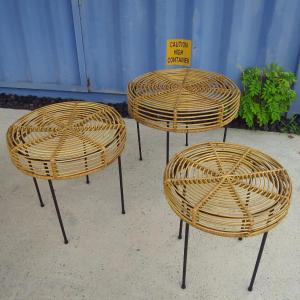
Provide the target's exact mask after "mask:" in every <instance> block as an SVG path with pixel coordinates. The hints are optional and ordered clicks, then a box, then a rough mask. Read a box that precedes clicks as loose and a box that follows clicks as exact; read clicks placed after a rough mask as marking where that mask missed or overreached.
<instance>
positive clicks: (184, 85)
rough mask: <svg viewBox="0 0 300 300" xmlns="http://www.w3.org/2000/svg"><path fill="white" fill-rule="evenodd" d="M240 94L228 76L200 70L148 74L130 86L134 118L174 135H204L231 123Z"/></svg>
mask: <svg viewBox="0 0 300 300" xmlns="http://www.w3.org/2000/svg"><path fill="white" fill-rule="evenodd" d="M239 103H240V90H239V88H238V87H237V86H236V85H235V83H234V82H233V81H232V80H230V79H228V78H227V77H225V76H224V75H221V74H217V73H212V72H206V71H201V70H196V69H184V68H183V69H172V70H162V71H155V72H150V73H146V74H144V75H142V76H140V77H138V78H136V79H135V80H133V81H131V82H129V84H128V108H129V113H130V114H131V116H132V117H133V118H134V119H135V120H136V121H137V122H140V123H142V124H144V125H146V126H149V127H153V128H157V129H160V130H165V131H173V132H200V131H206V130H209V129H214V128H220V127H223V126H224V125H226V124H228V123H229V122H231V121H232V120H233V119H234V118H235V116H236V114H237V112H238V110H239Z"/></svg>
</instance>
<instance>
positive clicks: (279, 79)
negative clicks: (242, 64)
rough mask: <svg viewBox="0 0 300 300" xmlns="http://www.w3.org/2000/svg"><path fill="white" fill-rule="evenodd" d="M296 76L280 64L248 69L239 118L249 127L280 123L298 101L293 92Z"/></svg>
mask: <svg viewBox="0 0 300 300" xmlns="http://www.w3.org/2000/svg"><path fill="white" fill-rule="evenodd" d="M295 82H296V76H295V74H294V73H292V72H285V71H284V70H283V68H282V67H280V66H278V65H276V64H270V65H267V66H266V67H264V68H262V69H261V68H248V69H246V70H244V71H243V73H242V83H243V94H242V97H241V106H240V111H239V116H240V117H241V118H242V119H244V120H245V122H246V124H247V125H248V127H253V126H254V125H255V124H258V125H259V126H264V125H267V124H268V123H274V122H275V121H279V120H280V118H281V115H282V113H284V112H287V111H288V110H289V107H290V105H291V103H293V101H294V100H295V99H296V93H295V91H294V90H292V86H293V84H294V83H295Z"/></svg>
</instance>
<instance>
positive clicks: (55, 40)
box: [0, 0, 300, 113]
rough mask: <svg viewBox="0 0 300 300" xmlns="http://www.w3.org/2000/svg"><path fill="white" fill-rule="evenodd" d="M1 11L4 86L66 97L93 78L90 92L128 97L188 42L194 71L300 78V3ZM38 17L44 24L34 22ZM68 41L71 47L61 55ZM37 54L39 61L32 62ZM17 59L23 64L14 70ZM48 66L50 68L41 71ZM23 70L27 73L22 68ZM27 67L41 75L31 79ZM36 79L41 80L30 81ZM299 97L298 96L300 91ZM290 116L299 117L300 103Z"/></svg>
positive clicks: (19, 5)
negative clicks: (133, 85)
mask: <svg viewBox="0 0 300 300" xmlns="http://www.w3.org/2000/svg"><path fill="white" fill-rule="evenodd" d="M0 3H1V6H2V7H1V8H0V11H2V13H0V28H1V27H2V29H0V41H1V43H6V45H7V41H10V42H9V43H11V44H12V47H10V46H8V47H7V46H6V47H7V49H6V50H1V49H0V57H1V61H2V57H3V51H4V52H5V53H6V62H5V64H4V65H1V66H0V79H1V78H2V80H4V81H8V79H9V80H10V81H11V82H13V81H20V80H24V79H23V78H26V79H27V80H29V82H32V83H33V87H34V84H35V83H36V82H39V83H47V82H53V83H56V84H57V86H62V87H63V88H62V89H64V90H72V89H71V88H70V87H71V86H72V87H74V86H77V87H78V90H82V91H84V90H85V89H86V78H89V79H90V83H91V85H90V91H91V92H96V93H125V91H126V86H127V82H128V80H130V79H132V78H134V77H136V76H138V75H139V74H142V73H144V72H148V71H151V70H154V69H162V68H166V66H165V53H166V49H165V47H166V39H168V38H191V39H192V40H193V57H192V66H193V67H196V68H202V69H207V70H212V71H217V72H222V73H224V74H226V75H228V76H229V77H231V78H233V79H234V80H236V81H237V82H239V78H240V72H241V70H240V69H241V68H246V67H249V66H262V65H264V64H266V63H271V62H276V63H278V64H280V65H282V66H283V67H284V68H286V69H287V70H290V71H293V72H297V73H298V76H299V77H300V67H299V58H300V55H299V49H300V18H299V17H298V14H299V11H300V1H299V0H289V1H286V0H251V1H250V0H185V1H184V0H164V1H161V0H69V1H67V0H64V1H62V0H55V1H53V0H51V1H50V0H43V1H38V0H27V1H22V0H19V1H17V0H14V1H5V0H0ZM8 3H9V4H8ZM24 3H26V4H24ZM46 8H49V9H46ZM14 10H18V11H19V15H20V18H21V19H22V20H23V21H22V22H23V23H20V24H19V25H18V22H19V21H18V22H16V24H15V25H8V24H11V23H12V22H11V21H10V18H9V17H8V16H13V15H14ZM7 11H9V13H7ZM23 11H24V14H23ZM33 13H34V15H35V16H36V17H37V18H38V20H39V21H32V20H29V19H30V16H32V14H33ZM72 13H73V18H72ZM5 15H6V17H5ZM7 15H8V16H7ZM58 16H60V17H58ZM1 17H4V18H5V19H4V20H3V19H2V18H1ZM44 19H45V20H44ZM39 22H41V25H40V27H41V28H42V29H43V30H41V31H39V34H36V33H35V31H34V30H33V27H38V26H39ZM32 23H33V24H35V26H33V24H32ZM43 24H44V25H43ZM49 24H51V26H50V25H49ZM2 25H3V26H6V27H4V28H3V26H2ZM11 26H12V27H11ZM36 30H37V31H38V29H36ZM3 32H4V34H3ZM8 32H9V33H8ZM43 35H46V36H43ZM26 36H27V39H26V38H24V37H26ZM35 36H37V38H36V37H35ZM22 39H23V40H22ZM64 39H66V40H68V42H67V43H66V45H65V46H64V47H65V48H63V47H62V49H59V48H60V43H61V42H62V40H64ZM11 40H13V42H11ZM16 40H17V41H16ZM32 44H34V46H33V49H31V45H32ZM22 45H23V47H14V46H22ZM8 48H9V49H13V50H12V53H10V54H7V53H8V52H9V50H8ZM83 50H84V51H83ZM32 51H33V53H37V54H36V55H32V54H31V53H32ZM44 51H45V52H44ZM28 53H29V54H28ZM41 53H43V54H41ZM15 56H16V57H17V60H15V61H18V63H12V61H13V57H15ZM27 56H29V58H28V57H27ZM45 60H48V61H49V62H50V63H49V65H47V66H45V67H43V68H42V67H41V66H40V65H41V64H42V65H43V64H45V63H44V62H45ZM18 64H20V65H21V66H22V67H21V68H17V66H18ZM27 64H29V66H30V67H31V65H33V66H34V68H33V70H35V68H37V70H38V72H36V71H35V72H36V73H34V72H33V71H32V69H31V68H30V67H28V66H27ZM23 65H24V66H23ZM64 67H65V69H64ZM63 72H64V73H63ZM31 73H33V74H37V76H32V77H30V75H31ZM3 74H5V77H3ZM30 80H31V81H30ZM295 89H296V91H297V92H298V93H299V95H300V83H297V85H296V87H295ZM291 112H293V113H296V112H297V113H300V100H299V99H298V101H297V103H296V104H295V105H293V107H292V109H291Z"/></svg>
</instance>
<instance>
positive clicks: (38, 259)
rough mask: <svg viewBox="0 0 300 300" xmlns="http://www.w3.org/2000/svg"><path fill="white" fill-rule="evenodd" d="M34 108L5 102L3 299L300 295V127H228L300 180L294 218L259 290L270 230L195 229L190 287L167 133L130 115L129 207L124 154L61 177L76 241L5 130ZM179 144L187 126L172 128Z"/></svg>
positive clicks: (280, 230)
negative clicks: (168, 184) (174, 206)
mask: <svg viewBox="0 0 300 300" xmlns="http://www.w3.org/2000/svg"><path fill="white" fill-rule="evenodd" d="M24 113H26V111H22V110H9V109H0V124H1V127H0V128H1V131H0V299H5V300H8V299H22V300H25V299H38V300H43V299H72V300H74V299H230V300H232V299H256V300H257V299H272V300H275V299H300V250H299V249H300V201H299V199H300V181H299V177H300V137H299V136H294V138H289V137H288V135H287V134H280V133H266V132H259V131H246V130H238V129H229V130H228V136H227V137H228V142H234V143H241V144H245V145H249V146H252V147H255V148H257V149H259V150H262V151H264V152H266V153H268V154H270V155H271V156H273V157H274V158H275V159H277V160H278V161H279V162H280V163H281V164H282V165H283V166H285V167H286V169H287V170H288V172H289V174H290V176H291V178H292V180H293V197H292V204H291V207H290V211H289V214H288V216H287V217H286V219H285V220H284V221H283V222H282V223H281V224H279V226H278V227H277V228H275V229H273V230H272V231H271V232H270V234H269V236H268V239H267V242H266V247H265V251H264V253H263V257H262V261H261V265H260V268H259V270H258V274H257V278H256V282H255V285H254V290H253V292H252V293H249V292H248V291H247V286H248V284H249V281H250V277H251V274H252V271H253V267H254V263H255V260H256V256H257V253H258V249H259V245H260V242H261V238H262V236H261V235H260V236H257V237H253V238H248V239H244V240H243V241H242V242H240V241H238V240H237V239H233V238H224V237H218V236H213V235H210V234H207V233H204V232H200V231H198V230H196V229H194V228H191V230H190V240H189V255H188V272H187V289H186V290H182V289H181V288H180V280H181V274H182V273H181V272H182V258H183V240H181V241H180V240H178V239H177V236H176V235H177V231H178V223H179V222H178V218H177V217H176V216H175V215H174V213H173V212H172V211H171V209H170V207H169V206H168V204H167V202H166V200H165V197H164V195H163V191H162V174H163V170H164V167H165V134H164V133H163V132H159V131H157V130H154V129H150V128H146V127H144V126H142V127H141V135H142V147H143V155H144V160H143V161H142V162H141V161H139V160H138V148H137V136H136V127H135V122H134V121H133V120H129V119H127V120H126V125H127V130H128V141H127V146H126V149H125V152H124V154H123V157H122V162H123V178H124V193H125V205H126V215H121V211H120V191H119V181H118V180H119V179H118V166H117V162H115V163H113V164H112V165H110V166H109V167H108V168H107V169H105V170H102V171H100V172H98V173H96V174H94V175H92V176H91V178H90V179H91V184H90V185H87V184H85V180H84V178H79V179H76V180H65V181H55V182H54V186H55V189H56V194H57V198H58V202H59V204H60V209H61V213H62V217H63V220H64V224H65V228H66V232H67V235H68V238H69V241H70V242H69V244H68V245H65V244H63V241H62V236H61V232H60V228H59V225H58V220H57V217H56V213H55V210H54V205H53V202H52V198H51V195H50V190H49V187H48V186H47V182H44V181H41V180H40V181H39V184H40V188H41V193H42V196H43V199H44V201H45V204H46V206H45V207H44V208H41V207H40V206H39V203H38V198H37V195H36V191H35V189H34V185H33V182H32V179H31V178H30V177H28V176H25V175H24V174H22V173H21V172H19V171H18V170H17V169H16V168H15V167H14V166H13V165H12V163H11V162H10V161H9V158H8V154H7V150H6V141H5V134H6V129H7V127H8V126H9V124H11V123H12V122H13V121H14V120H16V119H17V118H18V117H20V116H22V115H23V114H24ZM222 134H223V131H221V130H215V131H211V132H207V133H202V134H193V135H190V142H191V144H194V143H197V142H204V141H208V140H212V141H214V140H217V141H220V140H221V138H222ZM170 139H171V140H170V149H171V153H175V152H177V151H179V150H181V149H183V148H184V135H183V134H181V135H180V134H171V135H170Z"/></svg>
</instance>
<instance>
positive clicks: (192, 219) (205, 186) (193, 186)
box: [164, 142, 292, 291]
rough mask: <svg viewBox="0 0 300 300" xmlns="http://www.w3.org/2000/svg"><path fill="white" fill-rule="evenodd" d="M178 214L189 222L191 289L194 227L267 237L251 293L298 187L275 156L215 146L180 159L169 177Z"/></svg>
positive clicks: (168, 187) (169, 194)
mask: <svg viewBox="0 0 300 300" xmlns="http://www.w3.org/2000/svg"><path fill="white" fill-rule="evenodd" d="M164 192H165V195H166V198H167V201H168V203H169V205H170V206H171V208H172V210H173V211H174V212H175V213H176V214H177V215H178V216H179V217H180V218H181V219H183V220H184V221H185V222H186V226H185V240H184V261H183V276H182V288H185V287H186V263H187V251H188V235H189V225H192V226H193V227H195V228H197V229H199V230H203V231H205V232H208V233H211V234H215V235H219V236H225V237H240V238H242V237H250V236H254V235H257V234H260V233H263V238H262V242H261V245H260V249H259V253H258V257H257V260H256V264H255V268H254V271H253V275H252V278H251V282H250V285H249V287H248V290H249V291H251V290H252V288H253V284H254V280H255V277H256V272H257V269H258V266H259V262H260V259H261V255H262V252H263V249H264V245H265V242H266V238H267V234H268V231H269V230H270V229H272V228H273V227H275V226H276V225H277V224H278V223H279V222H280V221H281V220H282V219H283V218H284V217H285V216H286V214H287V212H288V208H289V205H290V198H291V193H292V185H291V181H290V178H289V176H288V174H287V172H286V170H285V169H284V168H283V167H282V166H281V165H280V164H279V163H278V162H276V161H275V160H274V159H273V158H271V157H270V156H268V155H266V154H264V153H262V152H260V151H258V150H255V149H253V148H249V147H246V146H241V145H236V144H227V143H217V142H209V143H203V144H198V145H194V146H192V147H189V148H186V149H185V150H184V151H182V152H180V153H177V154H176V155H175V156H174V157H173V158H172V159H171V161H170V162H169V164H168V165H167V167H166V169H165V173H164Z"/></svg>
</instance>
